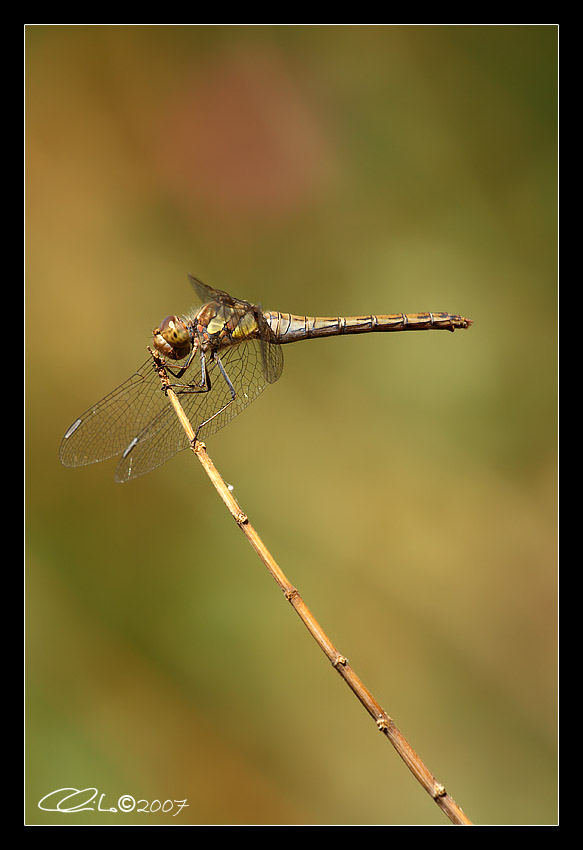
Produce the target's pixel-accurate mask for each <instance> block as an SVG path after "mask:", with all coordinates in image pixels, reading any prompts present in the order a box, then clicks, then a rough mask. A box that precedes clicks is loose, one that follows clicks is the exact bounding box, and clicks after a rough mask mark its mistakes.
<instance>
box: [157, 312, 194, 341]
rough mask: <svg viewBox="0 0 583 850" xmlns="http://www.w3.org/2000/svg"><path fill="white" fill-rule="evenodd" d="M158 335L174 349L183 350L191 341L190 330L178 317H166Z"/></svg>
mask: <svg viewBox="0 0 583 850" xmlns="http://www.w3.org/2000/svg"><path fill="white" fill-rule="evenodd" d="M158 333H159V334H160V335H161V336H162V337H163V338H164V339H165V340H166V342H167V343H169V344H170V345H171V346H173V347H174V348H182V347H184V346H185V345H188V343H189V341H190V337H189V334H188V328H187V327H186V325H185V324H184V322H183V321H182V319H179V318H178V316H166V318H165V319H164V321H163V322H162V324H161V325H160V327H159V329H158Z"/></svg>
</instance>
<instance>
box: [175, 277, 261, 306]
mask: <svg viewBox="0 0 583 850" xmlns="http://www.w3.org/2000/svg"><path fill="white" fill-rule="evenodd" d="M188 279H189V281H190V284H191V286H192V288H193V289H194V291H195V292H196V295H197V297H198V299H199V300H200V302H201V303H202V304H208V302H209V301H218V302H220V303H222V304H227V305H229V306H230V307H234V306H236V305H238V304H244V305H245V306H246V307H250V306H251V305H250V304H248V303H247V301H241V300H240V299H238V298H234V297H233V296H232V295H229V293H228V292H224V291H223V290H222V289H215V288H214V287H212V286H209V285H208V284H207V283H203V282H202V280H198V278H196V277H194V276H193V275H191V274H189V275H188Z"/></svg>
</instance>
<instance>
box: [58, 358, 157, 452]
mask: <svg viewBox="0 0 583 850" xmlns="http://www.w3.org/2000/svg"><path fill="white" fill-rule="evenodd" d="M166 406H167V399H166V398H165V396H164V393H163V391H162V389H161V384H160V378H159V377H158V374H157V372H156V370H155V368H154V361H153V360H152V358H151V357H149V358H148V359H147V360H146V362H145V363H144V364H143V366H141V367H140V368H139V369H138V370H137V371H136V372H134V374H133V375H132V376H131V377H129V378H128V379H127V381H124V383H123V384H120V386H119V387H117V389H115V390H113V391H112V392H110V393H109V394H108V395H106V396H105V397H104V398H102V399H101V401H99V402H97V404H94V405H93V407H90V408H89V410H86V411H85V413H84V414H83V415H82V416H80V417H79V419H76V420H75V422H73V424H72V425H71V427H70V428H69V429H68V431H67V433H66V434H65V436H64V437H63V440H62V442H61V449H60V457H61V462H62V463H63V464H64V465H65V466H85V465H87V464H89V463H98V462H99V461H102V460H107V459H108V458H110V457H115V456H116V455H120V454H121V453H122V452H123V451H125V449H126V448H127V447H128V445H129V444H130V443H131V441H132V440H133V438H134V437H135V436H136V434H138V433H140V431H142V429H144V428H145V427H146V426H147V425H148V423H150V422H152V421H153V420H155V419H156V417H157V416H159V415H160V413H161V412H162V411H163V410H165V408H166Z"/></svg>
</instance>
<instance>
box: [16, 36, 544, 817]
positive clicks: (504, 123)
mask: <svg viewBox="0 0 583 850" xmlns="http://www.w3.org/2000/svg"><path fill="white" fill-rule="evenodd" d="M556 181H557V30H556V28H555V27H553V26H255V25H252V26H199V25H193V26H28V27H26V231H27V237H26V289H25V300H26V304H25V306H26V340H25V351H26V355H27V356H26V556H27V557H26V567H27V569H26V595H27V621H26V622H27V689H26V695H27V747H26V777H27V782H26V803H27V806H26V821H27V823H29V824H116V825H122V824H140V825H154V824H166V825H178V824H307V825H317V824H331V825H337V824H354V825H358V824H447V823H448V821H447V819H446V818H445V817H444V815H443V814H442V813H441V812H440V810H439V809H438V808H437V807H436V806H435V805H434V803H433V802H432V801H431V800H430V799H429V797H428V796H427V795H426V794H425V793H424V791H423V790H422V789H421V787H420V786H419V785H418V784H417V783H416V781H415V780H414V779H413V778H412V776H411V775H410V774H409V772H408V771H407V769H406V768H405V766H404V765H403V763H402V762H401V761H400V759H399V758H398V756H397V755H396V753H395V752H394V751H393V750H392V748H391V747H390V745H389V744H388V742H387V741H386V740H385V739H384V738H383V737H382V736H380V735H379V733H378V731H377V729H376V727H375V724H374V722H373V721H372V720H371V719H370V717H369V716H368V715H367V714H366V712H365V711H364V709H362V707H361V706H360V704H359V703H358V702H357V700H356V699H355V698H354V696H353V695H352V694H351V693H350V691H349V690H348V689H347V688H346V686H345V685H344V684H343V682H342V681H341V679H340V677H339V676H337V675H336V673H335V672H334V671H333V670H332V668H331V667H330V665H329V663H328V662H327V660H326V659H325V657H324V656H323V655H322V653H321V652H320V651H319V650H318V648H317V647H316V645H315V644H314V643H313V641H312V640H311V639H310V637H309V635H308V633H307V632H306V630H305V629H304V627H303V626H302V624H301V622H300V621H299V620H298V618H297V617H296V616H295V614H294V612H293V610H292V609H291V608H290V606H289V605H288V604H287V603H286V602H285V599H284V597H283V596H282V594H281V593H280V591H279V590H278V589H277V587H276V585H275V584H274V583H273V581H272V580H271V579H270V577H269V576H268V574H267V573H266V572H265V570H264V568H263V567H262V566H261V565H260V564H259V562H258V561H257V559H256V557H255V556H254V554H253V552H252V550H251V548H250V547H249V546H248V545H247V543H246V541H245V539H244V537H243V536H242V535H241V534H240V532H239V531H238V529H237V528H236V527H235V525H234V523H233V522H232V520H231V519H230V517H229V516H228V514H227V513H226V511H225V510H224V508H223V505H222V503H221V502H220V500H219V498H218V497H217V496H216V494H215V492H214V490H213V489H212V487H211V485H210V484H209V482H208V481H207V479H206V478H205V476H204V474H203V472H202V469H201V468H200V466H199V465H198V464H197V463H196V461H195V460H194V458H193V457H191V456H190V455H189V454H188V453H186V452H185V453H182V454H181V455H179V456H177V457H176V458H175V459H174V460H173V461H171V462H170V463H168V464H167V465H166V466H164V467H162V468H160V469H159V470H157V471H155V472H153V473H151V474H150V475H148V476H145V477H143V478H140V479H139V480H136V481H135V482H132V483H131V484H126V485H123V486H120V485H117V484H115V483H114V480H113V473H114V467H115V464H114V463H113V462H109V463H104V464H99V465H97V466H93V467H86V468H84V469H79V470H71V469H65V468H63V467H61V466H60V464H59V460H58V449H59V443H60V440H61V437H62V435H63V433H64V431H65V429H66V428H67V427H68V426H69V424H70V423H71V422H72V421H73V420H74V419H75V418H76V417H77V416H78V415H79V414H80V413H81V412H82V411H84V410H85V409H86V408H87V407H88V406H89V405H90V404H92V403H93V402H95V401H97V400H98V399H99V398H101V396H102V395H105V393H106V392H108V391H109V390H110V389H112V388H113V387H115V386H116V385H117V384H118V383H121V381H122V380H124V379H125V378H126V377H128V376H129V375H130V374H131V372H132V371H133V370H134V369H135V368H136V367H137V366H138V365H139V364H140V363H141V362H142V361H143V360H144V357H145V347H146V345H147V344H148V342H149V336H150V331H151V328H152V327H154V326H155V325H156V324H157V323H159V322H160V320H161V319H162V318H163V317H164V316H166V315H167V314H168V313H174V312H178V313H181V312H185V311H187V310H189V309H190V308H191V307H192V306H193V303H194V301H193V297H192V292H191V290H190V287H189V285H188V282H187V277H186V275H187V272H192V273H193V274H195V275H196V276H198V277H200V278H201V279H202V280H205V281H207V282H208V283H210V284H212V285H214V286H217V287H219V288H222V289H226V290H227V291H230V292H232V293H233V294H234V295H236V296H239V297H241V298H245V299H247V300H251V301H255V302H260V303H262V304H263V306H264V307H266V308H270V309H279V310H289V311H293V312H297V313H311V314H324V315H330V314H334V315H336V314H354V313H369V312H376V313H382V312H395V311H418V310H448V311H450V312H459V313H462V314H464V315H466V316H469V317H471V318H472V319H473V320H474V322H475V324H474V325H473V327H472V328H471V330H469V331H464V332H459V333H456V334H453V335H452V334H446V333H440V334H437V333H428V334H398V335H389V336H386V335H381V334H379V335H368V336H362V337H345V338H341V339H338V338H336V339H330V340H316V341H310V342H305V343H301V344H297V345H293V346H287V347H286V348H285V350H284V353H285V356H286V366H285V369H284V373H283V376H282V378H281V380H280V381H279V383H278V384H276V385H274V386H272V387H270V388H269V389H268V390H267V391H266V392H265V393H264V394H263V395H262V396H261V397H260V398H259V399H258V400H257V401H256V402H255V403H254V404H253V405H252V406H251V407H250V408H249V409H248V410H247V411H245V412H244V413H243V414H242V415H241V416H240V417H238V419H236V420H235V421H233V422H232V423H231V424H230V425H229V427H228V428H225V429H224V430H223V431H222V432H220V433H219V434H217V435H216V436H215V437H214V438H212V439H210V440H209V441H208V447H209V451H210V453H211V456H212V457H213V459H214V461H215V463H216V464H217V466H218V468H219V469H220V471H221V472H222V473H223V475H224V477H225V478H226V479H227V481H229V482H230V483H231V484H232V485H233V486H234V488H235V489H234V492H235V495H236V496H237V498H238V499H239V501H240V503H241V505H242V507H243V509H244V510H245V511H246V512H247V513H248V514H249V516H250V518H251V521H252V522H253V524H254V525H255V527H256V528H257V529H258V531H259V533H260V534H261V535H262V536H263V538H264V540H265V542H266V543H267V545H268V546H269V547H270V549H271V550H272V552H273V554H274V556H275V557H276V559H277V560H278V562H279V563H280V565H281V567H282V568H283V569H284V571H285V572H286V574H287V575H288V577H289V579H290V580H291V581H292V582H293V583H294V584H295V585H296V587H297V588H298V589H299V591H300V593H301V594H302V596H303V597H304V599H305V600H306V602H307V603H308V605H309V606H310V607H311V608H312V610H313V612H314V614H315V615H316V617H317V618H318V619H319V621H320V623H321V624H322V626H323V627H324V628H325V629H326V630H327V632H328V634H329V635H330V637H331V639H332V640H333V641H334V642H335V644H336V646H337V647H338V649H339V650H340V651H341V652H343V653H344V654H345V655H346V656H347V657H348V658H349V661H350V663H351V664H352V666H353V667H354V668H355V669H356V671H357V673H358V674H359V675H360V676H361V678H362V679H363V680H364V682H365V684H366V685H367V687H368V688H369V689H370V690H371V691H372V692H373V693H374V694H375V696H376V698H377V699H378V700H379V702H380V703H381V704H382V705H383V707H384V708H385V709H386V711H387V712H388V713H389V714H391V716H392V717H393V718H394V719H395V721H396V723H397V725H398V726H399V727H400V729H401V730H402V731H403V733H404V734H405V735H406V736H407V738H408V739H409V741H410V743H411V744H412V746H413V747H414V748H415V749H416V750H417V751H418V752H419V754H420V755H421V757H422V758H423V759H424V761H425V763H426V764H427V766H428V767H429V769H430V770H431V771H432V772H433V773H434V774H435V776H436V777H437V779H438V780H439V781H440V782H442V783H443V784H444V785H445V786H446V788H447V789H448V791H449V792H450V793H451V794H452V796H453V797H454V798H455V799H456V801H457V802H458V803H459V804H460V805H461V806H462V808H463V809H464V810H465V812H466V813H467V814H468V816H469V817H470V818H471V819H472V820H473V821H475V822H478V823H496V824H526V823H528V824H549V823H555V822H556V819H557V810H556V806H557V804H556V797H557V794H556V788H557V779H556V742H557V730H556V702H557V699H556V655H557V646H556V643H557V641H556V549H557V540H556V532H557V529H556V499H557V493H556V454H557V452H556V440H557V436H556V425H557V411H556V392H557V387H556V383H557V309H556V306H557V235H556V230H557V223H556V222H557V209H556V199H557V185H556ZM63 787H75V788H79V789H82V788H87V787H93V788H96V789H97V790H98V795H99V797H101V795H103V797H101V808H102V809H103V808H108V807H112V806H114V805H116V803H117V800H118V799H119V798H120V797H121V796H123V795H131V796H133V797H134V798H135V799H136V800H140V799H143V800H146V801H148V803H151V802H152V801H155V800H159V801H161V802H164V801H165V800H183V799H186V801H187V803H188V808H185V809H183V810H182V811H181V812H180V813H178V814H176V816H174V814H175V813H176V811H177V810H176V808H175V809H174V810H173V812H172V813H170V814H163V813H161V812H159V813H154V812H151V811H147V812H141V813H138V812H136V811H135V810H134V811H133V812H131V813H124V814H121V813H119V812H116V813H112V812H103V811H101V812H85V813H76V814H58V813H48V812H43V811H41V810H40V809H39V808H38V802H39V800H40V799H41V798H42V797H43V796H44V795H46V794H48V793H49V792H51V791H54V790H56V789H59V788H63ZM154 808H155V805H154Z"/></svg>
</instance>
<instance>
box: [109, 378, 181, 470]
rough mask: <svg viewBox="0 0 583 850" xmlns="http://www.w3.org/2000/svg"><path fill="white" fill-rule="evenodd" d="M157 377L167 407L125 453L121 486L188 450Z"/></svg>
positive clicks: (137, 435) (133, 439) (121, 459)
mask: <svg viewBox="0 0 583 850" xmlns="http://www.w3.org/2000/svg"><path fill="white" fill-rule="evenodd" d="M156 377H157V379H158V384H159V386H160V394H161V395H162V398H163V399H164V407H163V408H162V410H161V411H160V412H159V413H158V415H157V416H156V417H155V419H153V420H152V421H150V422H149V423H148V424H147V425H146V427H145V428H144V429H143V430H142V431H140V432H138V433H137V434H136V435H135V436H134V437H133V438H132V440H131V441H130V442H129V443H128V445H127V446H126V448H125V449H124V451H123V453H122V456H121V458H120V461H119V463H118V465H117V468H116V470H115V480H116V481H118V482H119V483H120V484H123V483H124V482H125V481H130V480H133V479H134V478H138V477H139V476H140V475H145V474H146V472H151V471H152V470H153V469H156V467H158V466H162V464H163V463H166V461H167V460H170V458H171V457H174V455H175V454H176V453H177V452H180V451H182V450H183V449H187V448H188V445H189V441H188V437H187V436H186V434H185V433H184V430H183V429H182V426H181V425H180V423H179V421H178V419H177V418H176V415H175V413H174V410H173V409H172V405H171V404H170V401H169V400H168V399H167V398H166V397H165V396H164V394H163V393H162V387H161V384H160V379H159V378H158V376H156Z"/></svg>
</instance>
